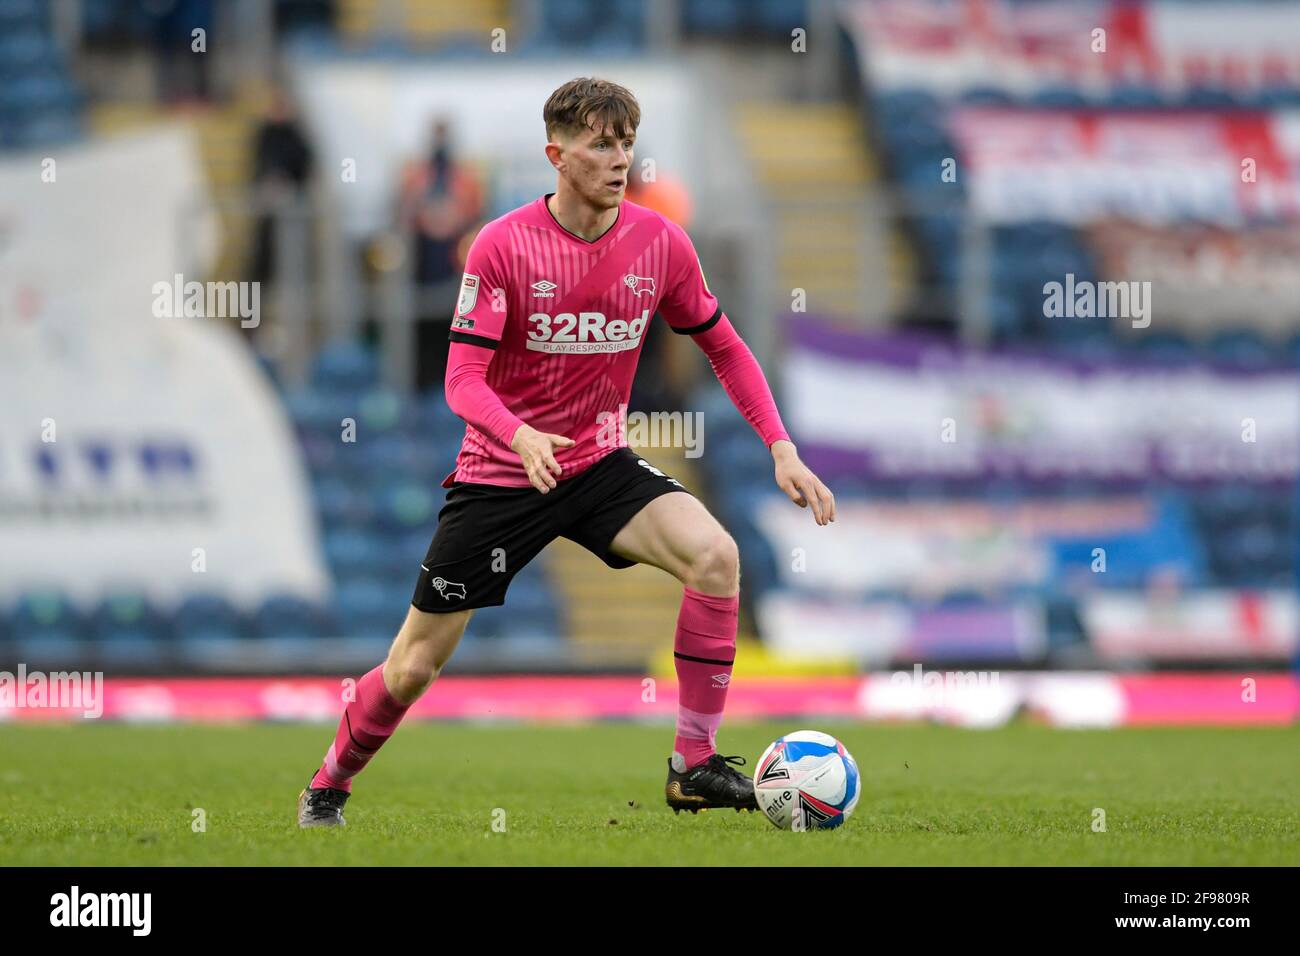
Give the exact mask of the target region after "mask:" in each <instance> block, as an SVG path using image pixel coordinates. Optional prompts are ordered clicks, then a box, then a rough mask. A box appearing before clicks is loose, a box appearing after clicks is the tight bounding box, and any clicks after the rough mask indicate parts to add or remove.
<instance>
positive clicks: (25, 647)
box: [9, 588, 88, 668]
mask: <svg viewBox="0 0 1300 956" xmlns="http://www.w3.org/2000/svg"><path fill="white" fill-rule="evenodd" d="M9 627H10V635H11V639H12V640H13V643H14V646H15V648H16V649H17V651H18V654H19V659H20V660H23V661H25V662H26V663H27V664H28V666H29V667H32V668H36V667H44V666H45V665H46V664H50V663H59V662H64V661H75V660H77V659H78V658H79V656H80V654H79V652H80V650H81V647H82V642H83V641H84V640H85V638H86V637H87V636H88V633H87V630H88V629H87V626H86V621H85V619H84V618H83V617H82V615H81V613H80V612H79V611H78V609H77V608H76V606H75V605H74V604H73V602H72V600H71V598H69V597H68V595H66V594H64V593H63V592H62V591H60V590H58V589H57V588H48V589H39V590H32V591H28V592H26V593H24V594H20V595H19V596H18V600H17V602H16V603H15V605H14V609H13V613H12V614H11V616H10V619H9Z"/></svg>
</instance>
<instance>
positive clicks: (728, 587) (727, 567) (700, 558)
mask: <svg viewBox="0 0 1300 956" xmlns="http://www.w3.org/2000/svg"><path fill="white" fill-rule="evenodd" d="M739 583H740V549H739V548H737V547H736V542H735V540H734V539H733V538H732V537H731V535H729V534H727V533H726V532H719V533H718V534H716V535H714V536H713V537H711V538H710V539H709V541H708V542H707V543H706V544H705V545H704V547H702V548H701V549H700V550H699V551H698V552H697V553H696V555H695V557H694V559H693V560H692V561H691V566H690V571H689V574H688V579H687V581H686V586H687V587H689V588H691V589H692V590H695V591H700V592H702V593H704V594H723V595H730V594H735V593H736V588H737V587H738V586H739Z"/></svg>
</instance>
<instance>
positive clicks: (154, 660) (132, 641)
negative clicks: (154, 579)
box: [90, 590, 172, 668]
mask: <svg viewBox="0 0 1300 956" xmlns="http://www.w3.org/2000/svg"><path fill="white" fill-rule="evenodd" d="M90 633H91V636H92V638H93V639H94V640H95V642H96V644H97V645H98V648H97V649H98V653H99V658H100V660H101V661H102V662H103V663H104V664H105V665H106V666H110V667H119V668H120V667H132V666H136V667H138V666H156V665H158V664H159V663H160V662H162V661H163V660H164V659H165V658H166V656H167V653H168V651H169V642H170V640H171V638H172V630H171V627H170V626H169V622H168V620H167V618H166V616H165V615H164V614H163V613H162V612H161V611H159V610H158V609H157V608H156V607H154V606H153V604H152V603H151V602H150V601H149V599H148V598H147V597H146V596H145V595H144V593H142V592H139V591H126V590H121V591H114V592H112V593H110V594H108V595H106V596H105V597H104V599H103V600H102V601H100V602H99V604H98V606H97V607H96V608H95V610H94V612H93V613H92V615H91V617H90Z"/></svg>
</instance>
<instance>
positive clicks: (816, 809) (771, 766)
mask: <svg viewBox="0 0 1300 956" xmlns="http://www.w3.org/2000/svg"><path fill="white" fill-rule="evenodd" d="M861 794H862V785H861V781H860V778H859V776H858V765H857V763H856V762H855V761H854V759H853V757H852V755H851V754H850V753H849V752H848V751H847V750H845V749H844V745H843V744H842V743H840V742H839V741H838V740H836V739H835V738H834V737H832V736H831V735H830V734H823V733H820V732H818V731H816V730H800V731H797V732H796V733H793V734H786V735H785V736H784V737H780V738H778V739H776V740H774V741H773V742H772V744H771V746H769V747H768V748H767V749H766V750H764V751H763V756H761V757H759V758H758V765H757V766H756V767H755V768H754V796H755V797H757V798H758V808H759V809H760V810H762V811H763V815H764V816H765V817H767V818H768V819H769V820H771V821H772V823H773V824H774V825H775V826H778V827H780V828H781V829H782V830H833V829H835V827H838V826H839V825H840V824H842V823H843V822H844V821H845V820H847V819H848V818H849V815H850V814H851V813H853V809H854V808H855V807H856V806H857V805H858V797H859V796H861Z"/></svg>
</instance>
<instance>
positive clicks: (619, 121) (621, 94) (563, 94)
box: [542, 76, 641, 139]
mask: <svg viewBox="0 0 1300 956" xmlns="http://www.w3.org/2000/svg"><path fill="white" fill-rule="evenodd" d="M542 119H543V120H545V121H546V138H547V139H554V138H555V134H556V133H561V134H564V135H566V136H573V135H576V134H577V133H579V132H581V131H582V129H583V128H584V127H586V128H589V129H595V130H602V129H604V128H605V127H606V126H607V125H608V126H612V127H613V128H614V135H615V136H617V137H619V138H620V139H622V138H623V137H624V136H626V135H627V134H628V133H634V132H636V128H637V127H638V126H640V125H641V105H640V104H639V103H638V102H637V101H636V97H635V96H633V95H632V93H631V91H630V90H628V89H626V88H624V87H622V86H619V85H618V84H617V83H611V82H610V81H609V80H600V79H597V78H595V77H591V76H580V77H578V78H577V79H576V80H570V81H569V82H568V83H565V84H564V85H563V86H561V87H560V88H559V89H558V90H556V91H555V92H554V93H552V94H551V95H550V98H549V99H547V101H546V106H545V107H544V108H543V109H542Z"/></svg>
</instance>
